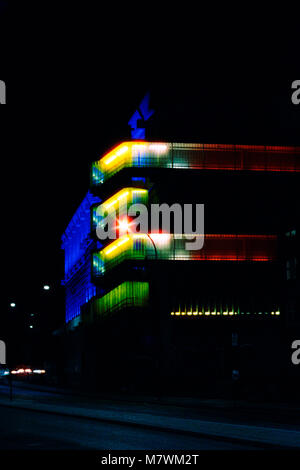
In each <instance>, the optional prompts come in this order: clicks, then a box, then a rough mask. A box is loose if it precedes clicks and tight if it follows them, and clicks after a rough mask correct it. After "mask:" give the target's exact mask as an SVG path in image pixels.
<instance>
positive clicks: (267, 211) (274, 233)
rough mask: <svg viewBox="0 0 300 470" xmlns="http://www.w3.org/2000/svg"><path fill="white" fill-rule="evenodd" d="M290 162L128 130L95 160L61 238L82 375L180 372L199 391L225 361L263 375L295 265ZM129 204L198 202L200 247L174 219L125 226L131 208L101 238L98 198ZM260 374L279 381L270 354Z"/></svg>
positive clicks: (261, 150) (223, 371) (298, 155)
mask: <svg viewBox="0 0 300 470" xmlns="http://www.w3.org/2000/svg"><path fill="white" fill-rule="evenodd" d="M191 170H192V171H191ZM299 172H300V150H299V148H291V147H264V146H245V145H244V146H243V145H208V144H186V143H183V144H179V143H165V142H164V143H162V142H146V141H137V140H135V141H131V142H124V143H122V144H120V145H117V146H116V147H115V148H113V149H112V150H111V151H109V152H108V153H107V154H106V155H104V156H103V157H101V158H100V159H99V161H97V162H94V163H93V164H92V169H91V188H90V192H89V193H88V195H87V197H86V198H85V200H84V201H83V203H82V205H81V206H80V208H79V209H78V211H77V213H76V214H75V216H74V218H73V219H72V221H71V223H70V225H69V226H68V229H67V231H66V233H65V234H64V238H63V247H64V249H65V254H66V277H65V285H66V322H67V327H68V328H69V329H74V335H77V336H76V337H77V339H78V340H77V343H76V344H77V349H78V351H80V350H81V352H82V354H81V355H80V354H79V355H80V361H79V362H80V367H79V369H80V370H81V373H82V377H84V380H87V381H89V380H92V377H94V376H95V371H97V374H96V376H98V377H100V375H101V374H103V373H105V374H106V377H107V378H108V382H109V385H108V388H109V387H110V386H111V387H113V386H118V387H122V386H124V384H125V385H126V386H128V387H129V386H130V385H132V384H135V385H136V386H137V384H139V385H138V387H139V386H140V387H146V388H147V389H149V387H150V388H151V387H152V386H153V387H154V384H158V383H159V384H160V386H165V385H166V384H167V383H168V385H169V386H172V387H175V389H176V390H179V389H180V387H179V383H178V377H179V376H180V377H182V378H183V379H184V380H183V382H182V381H181V382H182V384H183V383H184V384H185V386H186V387H191V388H193V387H195V384H199V379H200V378H201V380H202V390H210V391H216V390H218V389H219V388H218V387H219V382H220V381H223V382H226V380H227V381H229V382H230V379H228V378H229V377H231V371H232V369H239V370H241V371H242V375H243V376H244V377H246V378H247V380H248V381H251V380H252V379H253V378H257V377H263V376H264V375H265V374H266V371H265V367H266V363H267V360H268V359H267V356H265V360H264V359H263V356H264V355H265V353H266V351H267V350H268V349H270V348H272V347H273V348H274V345H275V344H276V345H277V346H278V345H280V344H281V343H282V342H284V340H285V339H286V338H285V339H284V338H283V336H282V335H283V334H284V333H283V329H284V328H283V326H284V325H285V326H286V325H287V317H288V314H287V312H288V307H287V302H286V296H287V293H286V290H285V287H284V286H285V284H284V282H283V280H284V276H285V274H284V273H285V269H287V270H288V272H289V274H288V275H289V276H290V277H293V276H295V279H296V277H297V276H296V274H295V269H296V268H295V266H296V264H297V261H295V259H294V258H295V256H296V255H294V251H292V254H291V255H287V254H286V253H287V252H286V250H285V251H283V248H284V243H283V241H282V240H283V238H284V234H285V233H286V230H287V228H288V227H294V226H295V227H296V225H297V224H298V222H297V217H296V216H295V213H296V200H297V185H298V183H299ZM283 187H285V188H286V187H288V188H289V192H288V193H286V192H285V191H283V190H282V188H283ZM136 203H140V204H145V205H148V206H150V204H153V203H156V204H157V203H159V204H162V203H167V204H169V206H171V205H172V204H174V203H180V204H182V205H183V204H185V203H190V204H191V203H192V204H196V203H202V204H204V205H205V235H204V246H203V248H202V249H201V250H187V249H186V247H185V242H186V239H185V236H184V234H182V233H175V232H174V230H173V227H172V226H171V227H170V232H169V233H166V232H163V233H162V232H160V233H131V232H130V229H129V224H130V221H129V219H128V220H127V221H125V226H126V224H127V228H128V230H127V231H125V232H126V233H122V234H119V232H117V238H116V239H115V240H104V241H103V240H101V241H100V240H99V239H98V238H97V235H96V229H97V227H98V226H99V224H100V225H101V221H102V216H99V212H98V208H99V206H101V208H102V209H103V210H104V212H105V214H106V217H108V218H109V217H114V216H115V214H116V215H117V220H118V223H119V224H121V223H122V220H121V219H118V217H120V214H121V213H122V209H124V208H126V209H128V208H129V207H130V205H131V204H136ZM106 220H107V219H106ZM295 230H296V228H293V230H292V231H291V233H293V236H291V237H292V238H295V236H296V232H295V233H294V231H295ZM199 236H200V237H203V235H199ZM285 257H286V259H285ZM296 297H297V296H296V294H295V302H296V303H297V302H298V300H297V298H296ZM293 308H295V307H293ZM297 321H298V320H297V319H296V323H297ZM76 327H77V328H76ZM270 332H271V334H270ZM233 338H235V339H234V340H233ZM80 348H81V349H80ZM278 350H279V349H278ZM237 352H238V353H237ZM83 356H84V357H83ZM95 358H98V359H99V363H98V362H97V360H96V359H95ZM100 358H101V359H100ZM97 364H98V365H97ZM112 371H113V372H112ZM268 373H269V374H270V375H271V376H272V374H273V375H274V377H273V376H272V377H273V379H274V380H275V376H276V367H275V368H272V366H271V365H270V366H269V367H268ZM245 380H246V379H245ZM98 385H99V386H101V383H100V382H98ZM248 385H249V384H248ZM102 386H103V383H102ZM176 387H177V388H176ZM196 387H199V385H197V386H196ZM154 388H155V387H154Z"/></svg>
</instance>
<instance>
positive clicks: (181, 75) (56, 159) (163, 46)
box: [0, 2, 300, 303]
mask: <svg viewBox="0 0 300 470" xmlns="http://www.w3.org/2000/svg"><path fill="white" fill-rule="evenodd" d="M2 3H3V2H2ZM41 3H43V6H41V5H40V6H35V7H34V6H33V2H24V4H25V6H26V8H25V6H23V10H22V15H19V16H18V17H16V16H14V15H15V13H14V14H12V15H11V17H10V18H9V19H7V18H5V23H4V24H5V25H6V27H3V28H2V29H1V33H0V35H1V40H2V41H3V40H5V44H7V48H5V52H4V55H3V60H2V64H1V68H0V72H1V76H0V79H5V80H6V82H7V96H8V102H9V104H10V105H9V106H7V107H6V108H5V116H4V115H3V111H2V109H1V114H2V115H1V116H0V117H1V148H0V151H1V163H2V207H3V209H4V216H5V217H4V218H5V224H3V227H4V243H3V245H2V249H3V262H4V263H5V271H4V272H5V273H6V274H5V282H6V287H5V293H6V296H7V301H8V302H9V300H10V299H11V298H18V297H19V296H24V295H26V297H27V302H29V303H30V298H31V296H32V292H33V290H32V286H33V285H37V284H39V283H40V282H43V280H49V281H51V279H56V280H59V278H60V276H62V256H61V253H60V249H59V247H60V237H61V234H62V232H63V230H64V229H65V227H66V225H67V223H68V222H69V220H70V218H71V216H72V213H73V212H74V210H75V209H76V207H77V206H78V204H79V203H80V201H81V198H82V197H83V196H84V194H85V192H86V191H87V189H88V180H89V165H90V162H91V161H93V160H95V159H97V157H99V156H100V155H101V154H102V153H103V152H104V151H105V150H106V149H108V148H109V147H110V146H112V145H114V144H115V143H117V142H119V141H121V140H122V139H124V138H128V136H129V134H128V132H129V129H128V126H127V122H128V120H129V118H130V116H131V115H132V113H133V111H134V110H135V109H136V107H137V105H138V103H139V101H140V100H141V98H142V97H143V95H144V94H145V92H146V91H148V90H150V91H151V93H152V99H153V103H154V107H155V111H156V114H157V116H158V119H160V122H161V125H160V135H161V137H162V138H163V137H164V136H166V138H167V137H168V138H169V137H170V138H173V139H172V140H174V141H177V142H180V141H188V140H190V141H191V140H195V141H198V142H207V143H217V142H220V143H221V142H222V143H246V144H257V143H259V144H295V145H300V138H299V136H300V132H299V131H300V106H299V107H298V108H297V107H296V106H294V105H292V104H291V99H290V96H291V88H290V87H291V83H292V81H293V80H296V79H297V78H298V79H299V78H300V74H299V71H297V66H298V62H299V60H298V59H299V40H297V42H295V39H292V40H291V42H290V44H289V45H287V46H283V45H281V49H278V48H276V47H275V45H273V47H271V46H270V38H269V37H267V35H266V37H265V42H263V43H262V44H263V46H265V50H266V51H268V54H266V55H264V54H261V55H260V56H259V58H258V54H256V53H254V50H253V44H252V45H251V46H252V47H250V48H249V47H248V48H247V51H246V50H244V51H243V52H242V54H240V55H239V53H238V51H234V52H235V54H232V55H231V54H230V53H229V52H228V51H231V52H233V49H232V44H235V42H233V43H232V44H231V45H227V47H226V46H225V45H224V37H223V36H222V33H221V32H220V33H219V36H218V31H215V34H214V40H215V41H214V42H213V41H212V34H211V32H210V35H209V36H206V37H205V42H203V36H202V37H200V36H199V35H198V30H195V29H194V30H193V31H192V32H193V34H192V37H191V38H189V37H188V38H187V37H186V35H185V33H184V31H183V30H182V29H181V28H179V27H178V24H177V27H176V23H173V26H172V22H171V21H170V20H169V21H168V23H167V24H168V25H169V26H170V25H171V28H170V30H165V31H164V26H165V23H163V21H164V19H163V18H160V17H159V21H158V17H156V18H155V16H154V18H155V20H153V21H154V22H152V24H151V28H150V26H149V25H148V24H147V23H146V22H145V20H144V18H145V16H143V21H140V22H139V24H138V25H137V24H136V23H135V24H134V23H130V22H128V21H127V17H123V18H122V15H119V16H118V18H117V20H116V18H115V16H113V14H112V12H110V13H108V12H106V11H104V10H96V9H95V10H94V9H93V10H92V9H91V8H92V7H86V6H85V3H84V2H79V3H80V5H81V6H80V7H75V8H71V7H69V8H67V7H65V8H64V7H58V6H55V7H54V6H53V5H54V4H56V2H41ZM149 18H150V22H151V18H152V15H150V16H149ZM3 20H4V17H3V16H2V18H1V22H2V24H3ZM11 22H12V23H13V29H12V28H11V27H10V28H8V27H7V25H9V26H12V23H11ZM162 23H163V25H164V26H163V27H162ZM149 28H150V29H149ZM16 29H18V34H17V35H16V36H15V35H14V34H13V33H14V32H15V31H16ZM163 33H165V34H163ZM295 37H296V35H295ZM260 49H261V47H259V48H258V49H256V51H259V50H260ZM270 49H272V51H271V50H270ZM269 52H272V57H275V59H272V60H271V55H270V54H269ZM274 60H275V62H274ZM276 60H277V62H276ZM298 70H299V69H298ZM279 72H280V73H279ZM159 116H160V118H159ZM4 300H5V299H4Z"/></svg>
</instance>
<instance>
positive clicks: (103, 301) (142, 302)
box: [91, 281, 149, 315]
mask: <svg viewBox="0 0 300 470" xmlns="http://www.w3.org/2000/svg"><path fill="white" fill-rule="evenodd" d="M148 299H149V283H148V282H138V281H126V282H123V283H122V284H120V285H119V286H117V287H115V288H114V289H112V290H111V291H109V292H108V293H107V294H105V295H104V296H103V297H100V298H99V299H94V300H93V301H92V304H91V308H92V311H93V313H94V314H95V315H106V314H108V313H111V312H114V311H119V310H121V309H123V308H126V307H145V306H146V305H147V303H148Z"/></svg>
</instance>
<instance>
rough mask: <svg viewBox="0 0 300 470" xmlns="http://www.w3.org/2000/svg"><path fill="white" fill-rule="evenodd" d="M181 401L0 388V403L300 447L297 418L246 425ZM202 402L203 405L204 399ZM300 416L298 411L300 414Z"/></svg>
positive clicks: (269, 445) (255, 443) (266, 444)
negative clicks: (11, 391) (11, 394)
mask: <svg viewBox="0 0 300 470" xmlns="http://www.w3.org/2000/svg"><path fill="white" fill-rule="evenodd" d="M185 400H188V399H185ZM185 400H184V399H182V403H181V405H180V406H178V400H177V404H176V405H174V404H172V403H169V405H168V406H166V405H165V403H163V402H160V403H156V404H154V403H149V402H146V401H143V402H142V401H141V402H140V403H138V402H135V403H122V402H121V401H115V400H110V401H109V400H107V401H105V400H103V399H102V400H99V399H98V400H96V398H91V397H87V396H83V395H82V396H79V395H77V396H74V395H69V396H68V395H62V394H59V393H58V391H57V390H56V391H55V392H53V389H52V392H51V388H49V387H48V388H47V387H44V389H43V390H30V389H29V388H27V387H23V388H22V386H21V385H19V386H18V387H16V388H15V390H14V399H13V400H12V401H10V400H9V398H8V387H5V386H1V387H0V406H5V407H8V408H15V409H22V410H31V411H36V412H42V413H48V414H56V415H60V416H69V417H76V418H82V419H88V420H94V421H95V420H96V421H99V422H106V423H110V424H118V425H122V424H123V425H126V426H134V427H139V428H143V429H152V430H157V431H165V432H168V433H180V434H186V435H190V436H197V437H202V438H210V439H215V440H221V441H223V442H235V443H237V444H238V443H240V444H247V445H253V446H255V447H259V448H264V449H268V448H286V449H287V448H289V449H300V426H299V420H298V419H297V418H296V419H295V421H293V422H292V423H280V422H276V420H275V422H272V423H264V422H263V420H260V421H259V419H258V418H256V420H255V423H253V422H252V423H250V424H249V422H247V423H245V422H243V423H242V422H233V420H232V419H231V420H230V419H228V417H226V416H222V414H220V413H215V414H214V416H204V418H203V413H202V412H201V410H199V411H198V412H197V411H195V409H194V410H193V409H191V407H186V406H184V401H185ZM163 401H168V399H167V398H165V399H164V400H163ZM172 401H174V398H173V399H171V398H169V402H172ZM214 404H215V407H217V408H218V407H219V409H221V408H224V406H225V404H224V402H222V401H219V402H215V403H214ZM189 405H191V402H189ZM206 405H207V406H212V402H211V401H210V400H209V401H208V403H206ZM236 406H239V404H236ZM202 407H204V408H205V401H204V402H203V400H202ZM270 407H271V410H273V408H272V406H271V405H269V408H270ZM267 408H268V407H267ZM281 408H283V405H282V407H281ZM264 409H265V407H264ZM277 410H280V407H279V408H278V407H277ZM281 411H282V409H281ZM290 411H291V410H290ZM296 411H297V410H296ZM250 414H251V410H250ZM219 415H220V416H219ZM294 416H295V411H294ZM299 416H300V414H298V417H299ZM228 421H231V422H228ZM235 421H237V420H235ZM244 421H248V420H246V419H245V420H244Z"/></svg>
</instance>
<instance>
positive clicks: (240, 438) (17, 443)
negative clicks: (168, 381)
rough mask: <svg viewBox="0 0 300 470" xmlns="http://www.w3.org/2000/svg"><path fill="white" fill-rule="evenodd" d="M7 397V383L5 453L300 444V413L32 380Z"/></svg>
mask: <svg viewBox="0 0 300 470" xmlns="http://www.w3.org/2000/svg"><path fill="white" fill-rule="evenodd" d="M9 397H10V393H9V387H8V385H5V384H3V383H2V384H1V385H0V416H1V421H0V449H2V450H4V449H46V450H47V449H51V450H54V449H57V450H68V449H79V450H88V449H90V450H107V449H112V450H170V449H173V450H180V449H181V450H191V449H193V450H217V449H218V450H233V449H234V450H242V449H243V450H246V449H249V450H253V449H262V448H263V449H266V448H270V446H271V448H275V449H277V448H290V447H292V448H295V447H296V448H299V445H300V432H299V423H298V418H297V416H298V410H297V409H295V410H291V409H284V408H281V409H280V408H279V407H277V408H268V407H257V405H254V406H253V405H251V404H248V405H247V406H246V405H245V404H242V403H240V404H239V406H238V407H232V403H230V402H226V401H223V402H222V401H219V402H214V403H207V402H205V400H200V401H199V400H198V401H195V402H194V403H191V400H192V399H189V400H188V403H187V402H186V401H185V403H183V402H182V401H181V404H180V398H177V403H174V398H173V399H172V398H171V397H164V398H162V397H161V398H160V399H159V400H158V399H156V401H155V397H152V398H151V397H143V396H137V397H126V396H123V397H122V396H119V397H118V396H106V397H104V396H102V397H101V396H98V395H91V394H86V393H77V394H76V392H73V391H71V390H61V389H58V388H55V387H47V386H42V385H33V384H30V383H27V382H26V381H25V382H20V381H19V382H17V381H14V384H13V394H12V398H13V399H12V400H10V399H9ZM151 400H152V401H151ZM153 400H154V401H153ZM168 401H169V402H168ZM172 401H173V402H172ZM175 401H176V399H175Z"/></svg>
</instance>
